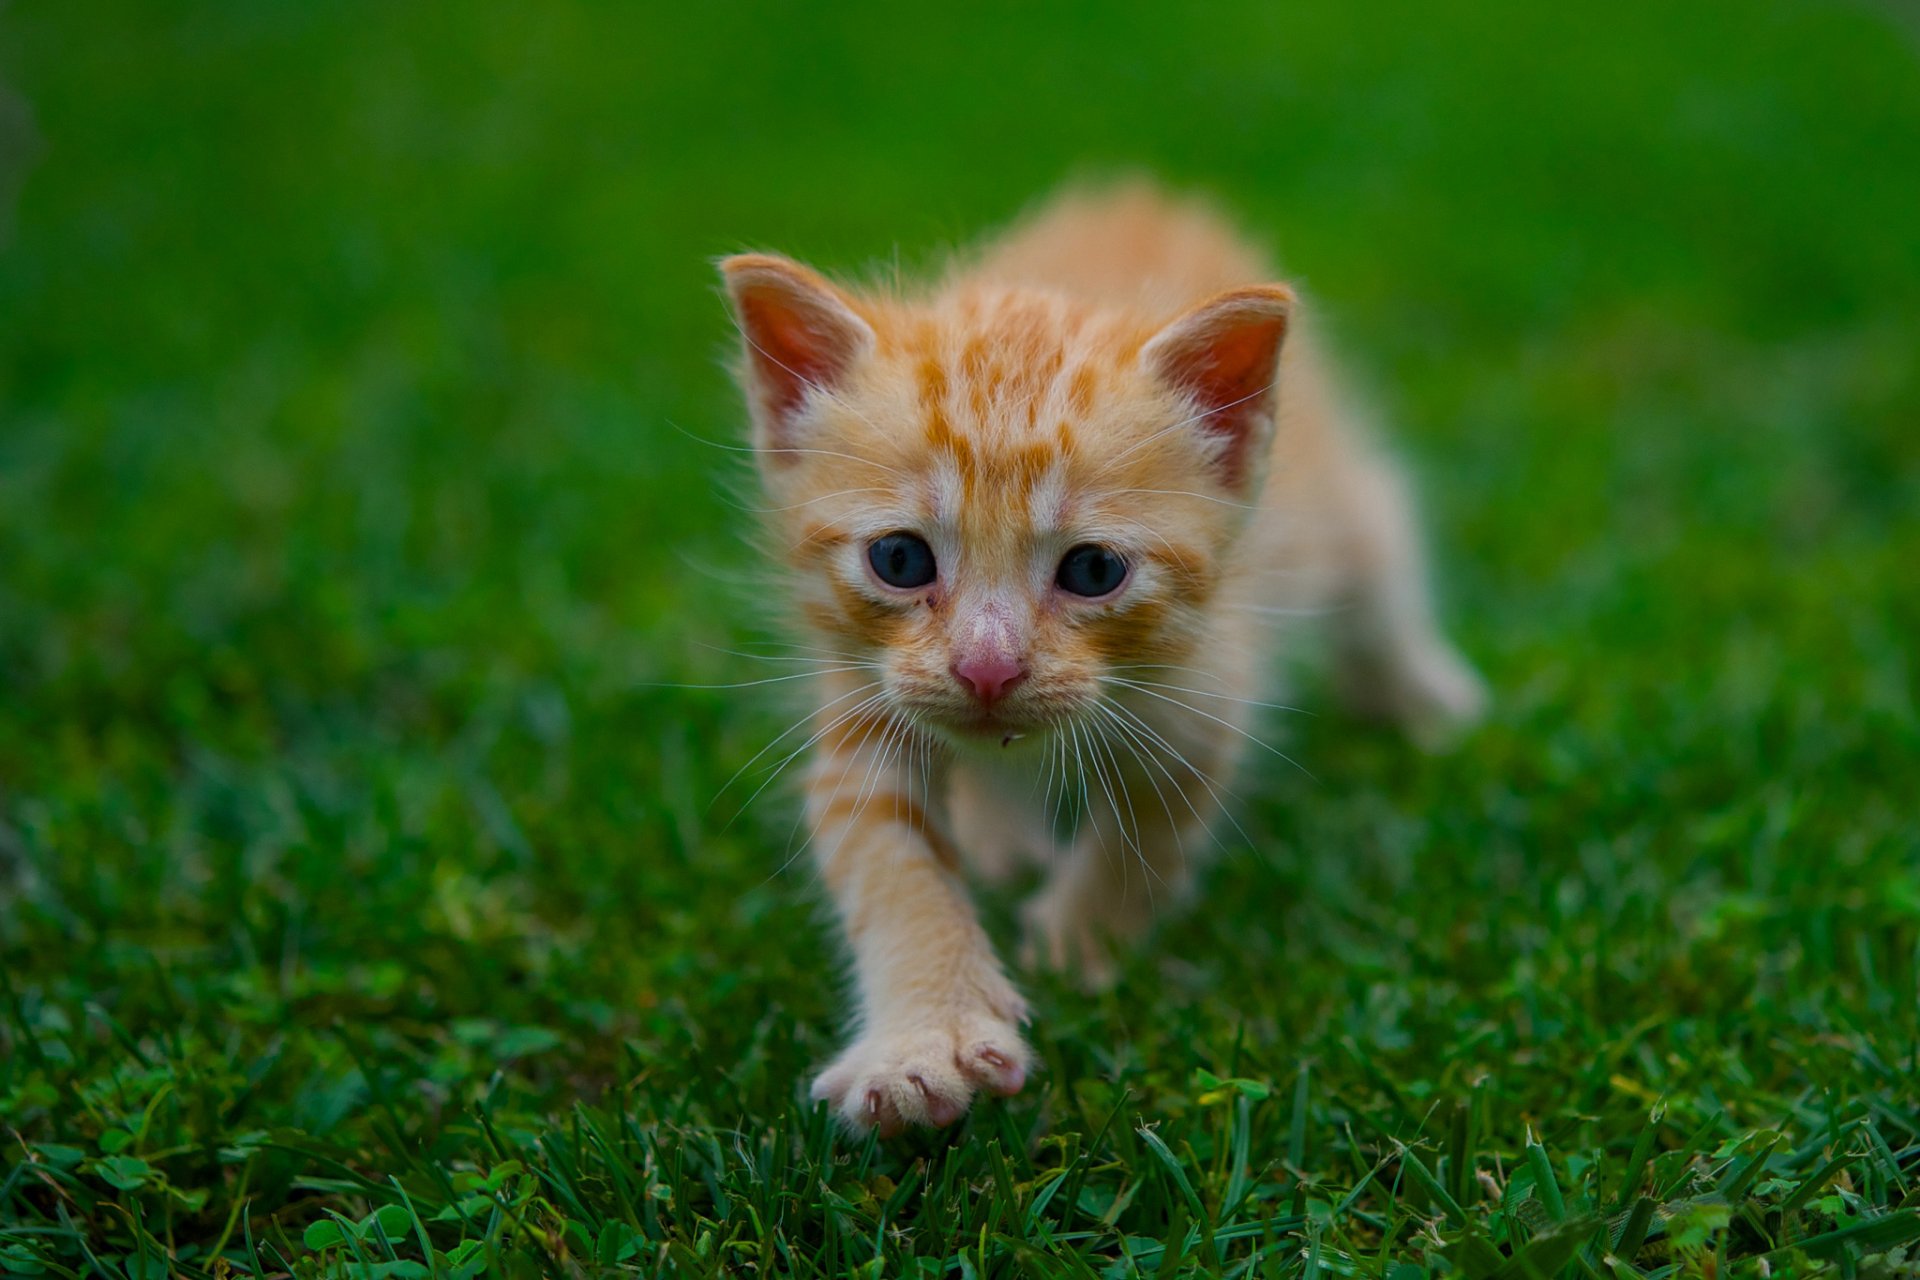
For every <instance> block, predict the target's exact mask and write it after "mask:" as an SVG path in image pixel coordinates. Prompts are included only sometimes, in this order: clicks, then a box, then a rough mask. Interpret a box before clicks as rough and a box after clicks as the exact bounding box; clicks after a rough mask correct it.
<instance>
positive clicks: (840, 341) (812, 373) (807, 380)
mask: <svg viewBox="0 0 1920 1280" xmlns="http://www.w3.org/2000/svg"><path fill="white" fill-rule="evenodd" d="M824 319H825V318H824V317H822V316H820V315H818V314H816V313H814V312H813V310H812V309H811V308H810V307H808V306H807V305H806V303H805V302H803V301H802V300H800V299H796V298H793V297H791V296H781V294H780V293H779V292H777V291H776V290H771V289H758V290H751V291H749V292H747V293H745V294H744V295H742V297H741V299H740V327H741V328H743V329H745V330H746V332H747V341H748V343H749V344H750V345H749V347H748V354H749V357H750V358H751V360H752V361H753V373H754V377H755V378H756V379H757V380H758V382H759V384H760V389H761V395H762V397H763V399H764V402H765V404H766V408H767V411H768V412H769V413H771V414H773V415H774V416H775V417H776V418H786V417H788V416H789V415H790V414H792V413H793V411H794V410H795V409H798V408H799V407H800V402H801V401H803V400H805V399H806V397H807V391H808V389H809V388H810V387H816V386H827V385H830V384H831V383H833V382H834V381H835V380H836V379H838V378H839V376H840V375H841V374H842V373H844V372H845V371H846V366H847V362H848V361H849V360H850V359H851V358H852V355H853V352H852V350H851V349H850V344H849V343H848V342H847V341H846V338H845V335H844V334H840V333H836V332H835V331H834V329H833V327H832V325H831V324H830V323H826V322H824Z"/></svg>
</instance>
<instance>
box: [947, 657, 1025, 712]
mask: <svg viewBox="0 0 1920 1280" xmlns="http://www.w3.org/2000/svg"><path fill="white" fill-rule="evenodd" d="M951 670H952V671H953V678H954V679H955V680H958V681H959V682H960V683H961V684H963V685H965V686H967V688H969V689H971V690H973V696H974V697H976V698H978V699H980V701H981V702H982V703H983V704H985V705H986V706H989V707H990V706H992V705H993V704H994V703H996V702H998V701H1000V699H1002V698H1004V697H1006V696H1007V694H1008V693H1010V692H1012V690H1013V686H1015V685H1017V684H1019V683H1020V682H1021V681H1022V680H1024V679H1026V678H1027V669H1026V668H1025V667H1023V666H1021V665H1020V663H1019V662H1018V661H1017V660H1015V659H1014V658H1011V657H1009V656H1008V655H1006V654H1005V653H999V652H987V653H978V654H969V655H968V656H966V657H964V658H961V659H959V660H958V661H956V662H955V663H954V664H953V666H952V668H951Z"/></svg>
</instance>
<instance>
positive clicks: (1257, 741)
mask: <svg viewBox="0 0 1920 1280" xmlns="http://www.w3.org/2000/svg"><path fill="white" fill-rule="evenodd" d="M1109 678H1110V677H1109ZM1116 683H1122V685H1123V687H1128V688H1132V689H1133V690H1134V692H1136V693H1141V694H1145V695H1146V696H1147V697H1149V698H1158V699H1159V700H1160V701H1162V702H1165V703H1170V704H1172V705H1173V706H1176V707H1179V708H1181V709H1182V710H1184V711H1188V712H1191V713H1192V714H1194V715H1196V716H1201V717H1203V718H1204V719H1207V720H1211V721H1213V722H1214V723H1215V724H1217V725H1219V726H1220V727H1221V728H1223V729H1231V730H1232V731H1233V732H1235V733H1237V734H1239V735H1240V736H1241V737H1243V738H1245V739H1246V740H1247V741H1248V742H1251V743H1253V744H1254V745H1255V746H1257V747H1259V748H1260V749H1261V750H1263V751H1268V752H1271V753H1272V754H1274V755H1276V756H1278V757H1279V758H1280V759H1282V760H1285V761H1286V762H1287V763H1288V764H1290V765H1292V766H1293V767H1294V768H1296V769H1298V770H1299V771H1300V772H1301V773H1303V774H1306V776H1307V777H1309V778H1313V780H1314V781H1315V782H1318V781H1319V779H1318V778H1314V777H1313V774H1312V772H1311V771H1309V770H1308V768H1307V767H1306V766H1305V765H1303V764H1301V763H1300V762H1299V761H1298V760H1295V759H1294V758H1293V757H1292V756H1290V755H1288V754H1287V753H1286V752H1284V751H1282V750H1280V748H1278V747H1276V746H1274V745H1273V744H1272V743H1271V742H1268V741H1267V740H1266V739H1264V738H1257V737H1255V736H1254V735H1253V734H1251V733H1248V732H1247V731H1246V730H1245V729H1242V728H1241V727H1240V726H1239V725H1237V724H1235V723H1233V721H1231V720H1225V719H1222V718H1221V717H1219V716H1216V715H1214V714H1213V713H1212V712H1209V711H1202V710H1201V709H1200V708H1199V707H1196V706H1193V705H1191V704H1189V703H1185V702H1182V701H1180V699H1178V698H1170V697H1168V696H1167V695H1166V694H1164V693H1156V692H1154V691H1153V690H1152V689H1147V688H1141V687H1139V686H1137V685H1125V684H1124V682H1118V681H1116Z"/></svg>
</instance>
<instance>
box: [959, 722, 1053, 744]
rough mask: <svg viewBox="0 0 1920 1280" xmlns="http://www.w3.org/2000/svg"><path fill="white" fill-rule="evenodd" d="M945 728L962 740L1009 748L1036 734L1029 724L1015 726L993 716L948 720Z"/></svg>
mask: <svg viewBox="0 0 1920 1280" xmlns="http://www.w3.org/2000/svg"><path fill="white" fill-rule="evenodd" d="M945 727H946V728H947V729H948V730H949V731H950V732H952V733H954V734H957V735H959V736H960V737H963V738H971V739H973V740H974V741H976V742H983V743H993V744H995V745H997V746H1000V747H1011V746H1012V745H1013V744H1014V743H1016V742H1018V741H1020V739H1022V738H1024V737H1026V736H1028V735H1029V734H1031V733H1034V732H1036V730H1035V728H1034V726H1032V725H1029V724H1024V723H1022V724H1016V723H1013V722H1011V721H1008V720H1005V719H1002V718H1001V717H999V716H994V715H981V716H975V717H973V718H971V719H967V720H949V721H947V722H946V725H945Z"/></svg>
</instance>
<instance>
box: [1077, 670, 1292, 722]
mask: <svg viewBox="0 0 1920 1280" xmlns="http://www.w3.org/2000/svg"><path fill="white" fill-rule="evenodd" d="M1107 679H1109V680H1111V681H1112V682H1113V683H1115V684H1117V685H1123V686H1125V687H1126V688H1129V689H1138V690H1140V691H1141V692H1143V693H1144V692H1146V691H1147V690H1148V689H1171V690H1172V691H1173V692H1175V693H1191V694H1193V695H1194V696H1195V697H1199V698H1217V699H1219V700H1220V701H1222V702H1233V703H1238V704H1239V705H1240V706H1243V707H1263V708H1265V709H1266V710H1268V711H1291V712H1293V713H1295V714H1296V715H1303V716H1310V715H1312V714H1313V712H1311V711H1308V710H1306V709H1305V708H1304V707H1289V706H1287V705H1286V704H1285V703H1281V702H1262V701H1260V700H1259V699H1258V698H1236V697H1234V696H1233V695H1232V694H1230V693H1214V692H1212V691H1210V690H1207V689H1189V688H1188V687H1187V686H1186V685H1183V684H1161V683H1160V682H1159V681H1157V680H1129V679H1127V678H1126V677H1125V676H1116V675H1109V676H1108V677H1107Z"/></svg>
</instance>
